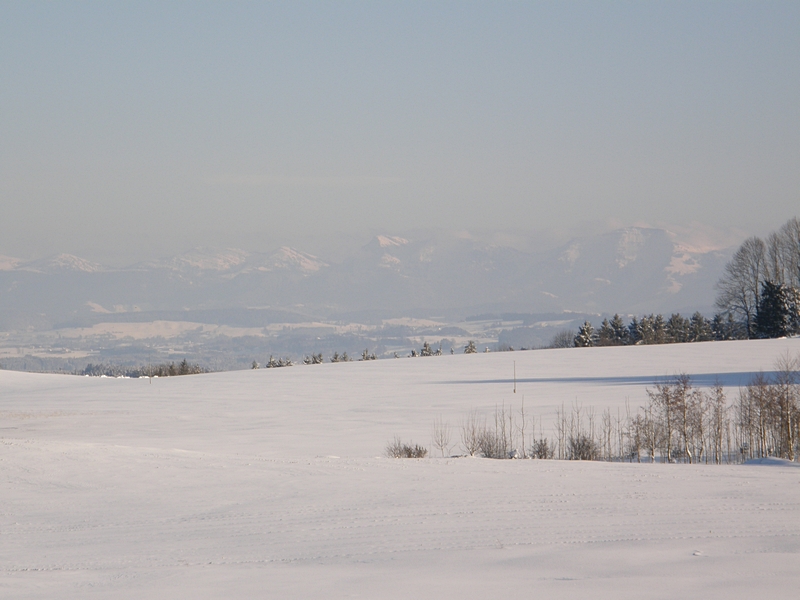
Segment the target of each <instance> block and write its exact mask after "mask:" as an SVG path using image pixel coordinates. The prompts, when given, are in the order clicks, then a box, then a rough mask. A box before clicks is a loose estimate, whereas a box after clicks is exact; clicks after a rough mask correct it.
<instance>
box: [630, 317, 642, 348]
mask: <svg viewBox="0 0 800 600" xmlns="http://www.w3.org/2000/svg"><path fill="white" fill-rule="evenodd" d="M628 340H629V343H631V344H638V343H640V342H641V341H642V324H641V323H640V322H639V320H638V319H637V318H636V317H635V316H634V317H633V318H632V319H631V323H630V325H628Z"/></svg>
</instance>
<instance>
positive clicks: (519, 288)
mask: <svg viewBox="0 0 800 600" xmlns="http://www.w3.org/2000/svg"><path fill="white" fill-rule="evenodd" d="M729 256H730V250H695V249H691V248H687V247H685V246H682V245H681V244H679V243H677V242H676V241H675V240H674V236H673V235H672V234H670V233H669V232H667V231H665V230H663V229H652V228H641V227H629V228H624V229H619V230H616V231H613V232H610V233H605V234H602V235H594V236H587V237H583V238H576V239H573V240H571V241H570V242H568V243H566V244H564V245H562V246H560V247H558V248H555V249H552V250H549V251H545V252H526V251H522V250H519V249H515V248H514V247H511V246H504V245H498V244H488V243H485V242H480V241H476V240H474V239H472V238H470V237H469V236H467V235H456V234H442V233H437V234H427V235H419V236H416V237H412V236H405V237H401V236H397V235H378V236H375V237H373V238H372V239H371V240H370V241H369V242H368V243H366V244H364V245H362V246H361V247H360V248H358V249H357V250H356V251H354V252H351V253H350V254H349V255H348V256H346V257H345V258H343V259H339V260H335V261H334V260H332V259H329V258H326V257H324V256H322V257H320V256H314V255H311V254H309V253H306V252H302V251H300V250H297V249H294V248H290V247H281V248H279V249H278V250H276V251H275V252H272V253H259V252H250V251H246V250H242V249H237V248H223V249H219V248H197V249H194V250H191V251H189V252H186V253H183V254H180V255H177V256H173V257H168V258H165V259H162V260H155V261H149V262H145V263H140V264H135V265H131V266H128V267H125V268H111V267H106V266H103V265H100V264H97V263H94V262H91V261H88V260H84V259H82V258H79V257H76V256H71V255H67V254H61V255H58V256H54V257H50V258H46V259H40V260H36V261H27V262H26V261H22V260H18V259H15V258H11V257H0V294H1V295H0V329H3V330H10V329H18V328H20V327H23V328H24V327H27V328H47V327H55V326H59V325H64V324H65V323H70V324H75V323H78V324H80V323H90V322H98V321H99V320H101V319H106V320H107V319H109V318H111V317H112V316H113V317H114V318H115V319H135V320H142V319H147V318H149V317H154V316H157V315H159V314H165V313H170V314H173V313H174V314H178V315H180V314H186V315H188V313H194V312H196V311H214V312H215V313H220V311H221V312H224V311H230V312H231V314H241V311H242V310H247V309H251V310H252V309H260V311H259V313H260V316H259V319H261V320H264V319H267V320H277V321H278V322H281V321H286V320H288V321H292V320H298V319H300V320H303V319H308V318H316V319H344V318H346V317H353V316H354V315H360V318H361V319H362V320H363V319H364V318H367V317H369V316H370V315H372V316H373V317H376V318H390V317H398V316H404V315H412V314H413V315H417V316H420V315H445V314H448V315H455V314H457V315H460V316H461V317H463V316H467V315H469V314H472V313H478V312H492V311H495V312H502V311H517V312H529V313H536V312H554V311H555V312H557V311H575V312H589V313H595V314H601V313H614V312H619V313H627V314H631V313H633V314H636V313H644V312H647V313H650V312H664V313H669V312H675V311H681V312H694V311H695V310H700V311H703V312H709V311H711V308H712V306H713V301H714V288H713V286H714V283H715V282H716V281H717V279H718V278H719V275H720V273H721V272H722V269H723V267H724V265H725V263H726V261H727V260H728V258H729ZM237 311H238V312H237ZM139 313H141V314H139ZM174 314H173V316H174ZM223 320H224V318H223ZM351 320H356V319H351Z"/></svg>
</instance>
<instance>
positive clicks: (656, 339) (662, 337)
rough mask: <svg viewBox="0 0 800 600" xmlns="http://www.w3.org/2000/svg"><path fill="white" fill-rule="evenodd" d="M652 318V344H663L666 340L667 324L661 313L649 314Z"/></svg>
mask: <svg viewBox="0 0 800 600" xmlns="http://www.w3.org/2000/svg"><path fill="white" fill-rule="evenodd" d="M650 318H651V319H652V320H653V341H652V343H653V344H663V343H665V342H666V341H667V324H666V323H665V322H664V317H663V316H662V315H656V316H655V317H653V315H650Z"/></svg>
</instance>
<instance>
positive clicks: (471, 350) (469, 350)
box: [464, 340, 478, 354]
mask: <svg viewBox="0 0 800 600" xmlns="http://www.w3.org/2000/svg"><path fill="white" fill-rule="evenodd" d="M477 352H478V348H477V347H476V346H475V342H473V341H472V340H470V341H469V342H467V345H466V346H464V354H476V353H477Z"/></svg>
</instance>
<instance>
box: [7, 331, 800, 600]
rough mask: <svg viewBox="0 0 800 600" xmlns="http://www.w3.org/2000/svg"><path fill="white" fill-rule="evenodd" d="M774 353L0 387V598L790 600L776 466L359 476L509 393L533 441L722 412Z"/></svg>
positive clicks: (535, 466) (422, 470) (789, 550)
mask: <svg viewBox="0 0 800 600" xmlns="http://www.w3.org/2000/svg"><path fill="white" fill-rule="evenodd" d="M787 352H788V353H790V354H791V355H793V356H794V355H797V354H799V353H800V339H789V340H770V341H750V342H717V343H702V344H685V345H683V344H682V345H669V346H649V347H632V348H631V347H627V348H588V349H567V350H542V351H529V352H513V353H512V352H507V353H494V354H477V355H456V356H441V357H431V358H416V359H399V360H383V361H369V362H354V363H345V364H342V363H338V364H324V365H314V366H295V367H291V368H283V369H269V370H266V369H262V370H253V371H240V372H228V373H216V374H208V375H198V376H186V377H174V378H166V379H154V380H152V382H149V381H148V380H146V379H140V380H136V379H105V378H81V377H74V376H66V375H37V374H27V373H16V372H9V371H0V442H1V444H0V478H1V479H2V484H0V597H2V598H192V599H196V598H398V599H409V598H436V599H442V598H456V599H465V598H480V599H485V598H488V597H511V598H536V597H545V598H589V597H590V598H593V599H605V598H608V599H614V600H619V599H625V598H679V597H686V598H725V599H730V598H770V599H776V598H797V597H798V595H797V594H798V590H800V568H799V567H800V469H797V468H795V467H796V464H792V463H787V462H786V461H775V460H771V461H761V464H750V465H729V466H728V465H723V466H714V465H683V464H678V465H664V464H628V463H599V462H596V463H595V462H593V463H589V462H567V461H540V460H504V461H498V460H489V459H479V458H427V459H421V460H410V459H388V458H384V457H381V454H382V452H383V449H384V448H385V445H386V443H387V442H388V441H389V440H390V439H392V438H393V436H395V435H398V436H400V437H401V438H402V439H403V440H412V439H413V441H414V442H419V443H423V444H428V443H429V437H430V429H431V424H432V422H433V420H434V418H436V417H437V416H439V415H441V416H442V418H443V419H444V420H446V421H449V422H450V424H451V425H452V426H454V427H455V426H456V425H457V424H458V423H459V421H460V419H461V418H462V417H464V416H465V415H466V414H467V413H468V412H469V410H470V409H477V410H482V411H486V412H489V411H492V410H494V407H495V406H496V405H502V404H503V403H505V406H509V405H512V406H513V407H514V408H515V409H518V408H519V405H520V400H521V398H522V396H523V394H524V396H525V406H526V411H529V414H535V415H536V416H537V418H538V417H539V416H541V417H542V418H543V420H544V422H545V423H544V427H545V433H547V430H548V428H549V420H550V419H551V417H552V414H553V412H554V411H555V408H556V407H557V406H560V405H561V404H562V403H564V404H566V405H567V406H569V405H570V404H571V403H572V402H576V401H577V402H579V403H581V404H582V405H583V406H585V407H589V406H592V407H595V409H597V410H602V409H603V408H605V407H611V408H612V409H614V410H616V409H617V408H618V407H620V408H624V406H625V402H626V400H627V401H628V402H629V403H630V405H631V406H632V407H636V406H638V405H639V404H642V403H643V402H644V400H645V397H646V394H645V390H646V388H647V387H648V386H651V385H652V384H653V381H654V380H655V379H657V378H659V377H665V376H670V375H673V374H676V373H679V372H685V373H687V374H690V375H691V376H692V377H693V379H694V380H695V382H696V383H697V384H698V385H711V384H713V383H714V380H716V379H719V380H720V381H722V382H723V383H724V384H726V386H728V387H727V391H728V394H729V396H735V394H736V386H738V385H740V384H744V383H746V381H747V380H748V379H749V377H750V374H751V373H753V372H757V371H759V370H764V371H770V370H772V369H773V365H774V362H775V360H776V358H778V357H779V356H781V355H782V354H784V353H787ZM514 366H516V376H517V383H516V385H517V392H516V393H514V392H513V371H514ZM454 438H455V439H454V443H455V442H456V441H457V432H454ZM456 451H457V450H456V449H454V452H456ZM434 452H435V451H434Z"/></svg>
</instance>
